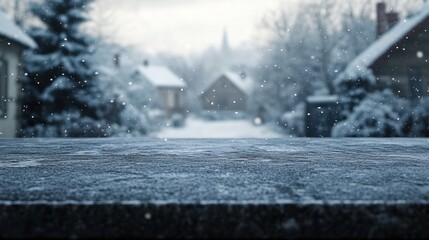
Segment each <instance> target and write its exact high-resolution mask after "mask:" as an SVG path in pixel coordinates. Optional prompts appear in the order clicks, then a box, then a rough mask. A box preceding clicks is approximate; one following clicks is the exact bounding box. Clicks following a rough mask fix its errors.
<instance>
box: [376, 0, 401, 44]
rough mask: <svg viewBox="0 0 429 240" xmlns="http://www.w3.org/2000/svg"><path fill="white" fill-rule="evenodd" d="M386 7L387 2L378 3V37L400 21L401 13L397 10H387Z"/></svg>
mask: <svg viewBox="0 0 429 240" xmlns="http://www.w3.org/2000/svg"><path fill="white" fill-rule="evenodd" d="M386 9H387V7H386V3H384V2H379V3H377V38H379V37H381V35H383V34H384V33H385V32H387V31H388V30H389V29H391V28H392V27H393V26H395V25H396V24H397V23H398V22H399V14H398V13H397V12H386Z"/></svg>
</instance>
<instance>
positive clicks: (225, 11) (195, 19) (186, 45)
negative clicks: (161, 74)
mask: <svg viewBox="0 0 429 240" xmlns="http://www.w3.org/2000/svg"><path fill="white" fill-rule="evenodd" d="M294 2H295V1H293V0H98V1H97V2H96V3H95V4H94V6H93V9H94V10H93V13H92V16H93V17H94V18H95V19H98V20H97V21H98V28H101V29H102V30H103V32H105V33H108V36H111V37H112V39H113V40H114V41H116V42H121V43H123V44H126V45H135V46H138V47H139V48H140V49H141V50H144V51H147V52H150V53H157V52H174V53H178V54H189V53H197V52H201V51H202V50H204V49H206V48H208V47H210V46H215V47H218V46H219V45H220V43H221V39H222V33H223V30H224V29H226V30H227V32H228V35H229V40H230V43H231V45H232V46H239V45H241V44H243V43H246V42H249V41H252V39H254V38H255V36H256V35H257V28H256V26H257V24H258V23H259V22H260V21H261V19H262V17H263V16H264V15H266V14H267V13H268V12H269V11H270V10H273V9H276V8H278V7H279V6H290V5H293V3H294Z"/></svg>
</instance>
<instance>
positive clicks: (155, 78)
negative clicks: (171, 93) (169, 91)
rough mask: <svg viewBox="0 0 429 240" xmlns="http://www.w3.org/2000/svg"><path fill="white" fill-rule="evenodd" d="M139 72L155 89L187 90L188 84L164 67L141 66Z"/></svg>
mask: <svg viewBox="0 0 429 240" xmlns="http://www.w3.org/2000/svg"><path fill="white" fill-rule="evenodd" d="M137 71H138V72H139V73H140V74H142V75H143V76H144V77H145V78H146V79H147V80H148V81H149V82H150V83H151V84H152V85H153V86H155V87H174V88H186V83H185V81H183V80H182V79H180V78H179V77H177V76H176V75H175V74H174V73H173V72H171V71H170V69H168V68H167V67H164V66H154V65H149V66H140V67H138V69H137Z"/></svg>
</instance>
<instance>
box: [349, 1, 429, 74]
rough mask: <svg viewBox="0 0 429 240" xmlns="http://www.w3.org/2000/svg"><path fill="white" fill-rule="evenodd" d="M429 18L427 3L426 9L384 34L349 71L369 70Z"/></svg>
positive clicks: (428, 5) (352, 63)
mask: <svg viewBox="0 0 429 240" xmlns="http://www.w3.org/2000/svg"><path fill="white" fill-rule="evenodd" d="M428 18H429V3H426V4H425V5H424V7H423V8H422V9H421V10H420V11H419V12H417V13H416V14H414V15H413V16H411V17H409V18H408V19H404V20H402V21H401V22H399V23H398V24H397V25H396V26H394V27H393V28H392V29H391V30H389V31H388V32H386V33H385V34H383V35H382V36H381V37H380V38H379V39H378V40H376V41H375V42H374V43H373V44H372V45H371V46H370V47H368V48H367V49H366V50H365V51H364V52H363V53H361V54H360V55H359V56H357V57H356V58H355V59H354V60H353V61H352V62H351V63H350V65H349V66H348V69H352V68H359V69H360V68H369V67H371V65H372V64H374V63H375V62H376V61H377V60H378V59H379V58H380V57H382V56H383V55H384V54H385V53H386V52H387V51H389V50H390V49H392V47H394V46H395V45H396V44H397V43H398V42H399V41H401V39H403V38H405V37H406V36H407V35H408V34H409V33H410V32H412V31H413V30H414V29H415V28H416V27H417V26H418V25H419V24H420V23H422V22H423V21H425V20H426V19H428Z"/></svg>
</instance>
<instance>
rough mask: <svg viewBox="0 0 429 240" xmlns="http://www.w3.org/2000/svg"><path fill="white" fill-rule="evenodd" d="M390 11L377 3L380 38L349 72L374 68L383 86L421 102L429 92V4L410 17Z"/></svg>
mask: <svg viewBox="0 0 429 240" xmlns="http://www.w3.org/2000/svg"><path fill="white" fill-rule="evenodd" d="M397 16H398V14H397V13H394V12H390V13H386V5H385V4H384V3H378V4H377V35H378V39H377V40H376V41H375V42H374V43H373V44H372V45H370V46H369V47H368V48H367V49H366V50H365V51H364V52H362V53H361V54H360V55H359V56H357V57H356V58H355V59H354V60H353V61H352V62H351V63H350V65H349V66H348V68H347V70H346V71H356V70H359V69H362V68H368V69H371V70H372V71H373V73H374V75H375V77H376V78H377V85H378V88H379V89H384V88H390V89H392V90H393V92H394V93H395V94H396V95H397V96H398V97H402V98H406V99H409V100H411V101H418V100H419V99H421V98H422V97H423V96H428V95H429V62H428V59H429V3H426V4H425V6H424V7H423V8H422V9H421V10H420V11H419V12H417V13H415V14H414V15H412V16H410V17H408V18H407V19H404V20H401V21H399V20H398V17H397Z"/></svg>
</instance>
